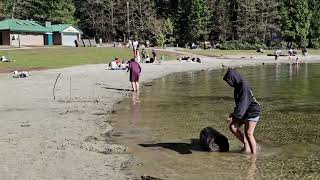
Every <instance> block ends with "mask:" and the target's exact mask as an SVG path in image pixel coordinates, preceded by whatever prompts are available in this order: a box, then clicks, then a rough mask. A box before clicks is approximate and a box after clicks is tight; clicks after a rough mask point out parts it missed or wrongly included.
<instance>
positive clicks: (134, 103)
mask: <svg viewBox="0 0 320 180" xmlns="http://www.w3.org/2000/svg"><path fill="white" fill-rule="evenodd" d="M140 108H141V104H140V93H139V92H134V93H133V94H132V96H131V103H130V114H131V115H130V117H131V124H133V125H137V123H138V122H139V120H140V117H141V115H140Z"/></svg>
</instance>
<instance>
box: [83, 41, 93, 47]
mask: <svg viewBox="0 0 320 180" xmlns="http://www.w3.org/2000/svg"><path fill="white" fill-rule="evenodd" d="M82 41H83V44H84V46H85V47H90V46H91V44H90V41H89V39H82Z"/></svg>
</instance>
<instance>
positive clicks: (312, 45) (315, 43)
mask: <svg viewBox="0 0 320 180" xmlns="http://www.w3.org/2000/svg"><path fill="white" fill-rule="evenodd" d="M309 47H310V48H315V49H319V47H320V43H319V39H318V38H316V39H311V42H310V44H309Z"/></svg>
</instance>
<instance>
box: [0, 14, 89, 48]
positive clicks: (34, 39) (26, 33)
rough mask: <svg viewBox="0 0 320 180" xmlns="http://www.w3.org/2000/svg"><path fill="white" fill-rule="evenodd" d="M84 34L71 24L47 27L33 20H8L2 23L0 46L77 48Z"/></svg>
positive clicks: (0, 22)
mask: <svg viewBox="0 0 320 180" xmlns="http://www.w3.org/2000/svg"><path fill="white" fill-rule="evenodd" d="M82 34H83V32H82V31H81V30H79V29H78V28H76V27H75V26H73V25H70V24H56V25H51V23H50V22H46V24H45V26H42V25H41V24H39V23H37V22H36V21H32V20H19V19H6V20H3V21H0V46H1V45H2V46H13V47H22V46H35V47H36V46H52V45H62V46H75V40H78V39H81V35H82Z"/></svg>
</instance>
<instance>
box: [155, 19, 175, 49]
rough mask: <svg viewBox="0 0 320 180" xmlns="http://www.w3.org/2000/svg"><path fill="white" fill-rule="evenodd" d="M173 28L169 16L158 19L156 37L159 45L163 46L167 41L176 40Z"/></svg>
mask: <svg viewBox="0 0 320 180" xmlns="http://www.w3.org/2000/svg"><path fill="white" fill-rule="evenodd" d="M173 28H174V27H173V23H172V21H171V20H170V19H169V18H168V19H166V20H164V19H160V20H156V23H155V37H156V42H157V45H158V46H160V47H162V48H163V47H164V46H165V44H166V43H173V42H174V38H173V37H172V35H173Z"/></svg>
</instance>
